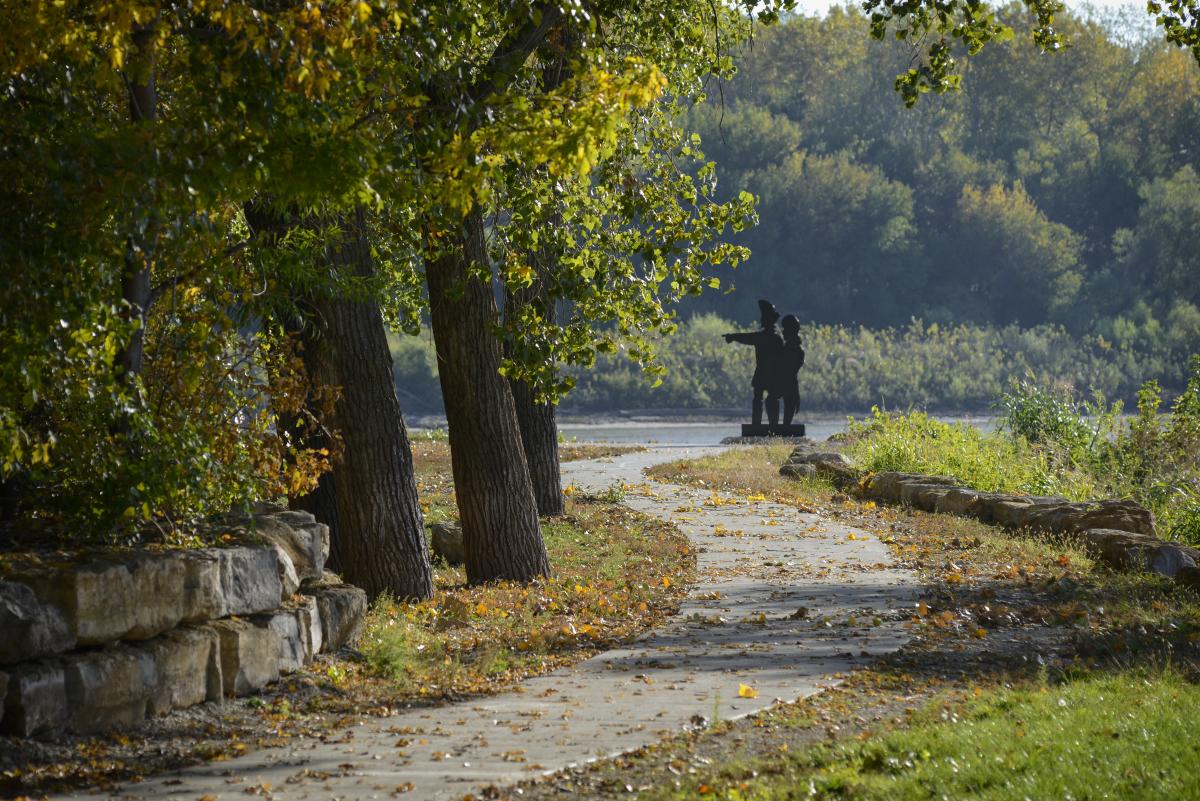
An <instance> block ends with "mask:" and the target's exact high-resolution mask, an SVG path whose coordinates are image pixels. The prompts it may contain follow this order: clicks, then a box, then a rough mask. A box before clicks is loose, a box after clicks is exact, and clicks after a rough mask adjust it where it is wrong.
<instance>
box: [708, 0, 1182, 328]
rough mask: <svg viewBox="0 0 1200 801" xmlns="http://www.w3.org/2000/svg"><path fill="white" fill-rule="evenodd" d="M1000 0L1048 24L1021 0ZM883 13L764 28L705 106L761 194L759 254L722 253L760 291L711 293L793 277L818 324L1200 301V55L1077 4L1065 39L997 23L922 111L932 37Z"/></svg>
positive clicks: (732, 277) (722, 302)
mask: <svg viewBox="0 0 1200 801" xmlns="http://www.w3.org/2000/svg"><path fill="white" fill-rule="evenodd" d="M997 17H998V18H999V19H1000V20H1002V21H1004V22H1008V23H1010V24H1011V25H1013V26H1014V27H1015V28H1016V29H1017V30H1018V31H1022V32H1023V31H1025V30H1027V25H1028V23H1027V22H1026V19H1027V15H1026V14H1025V10H1024V9H1023V8H1022V7H1020V6H1016V5H1012V6H1006V7H1003V8H1002V9H1000V10H999V11H998V12H997ZM870 26H871V21H870V20H869V19H868V17H866V16H864V15H863V14H862V13H860V12H858V11H856V10H854V9H853V8H850V9H848V10H839V9H834V10H833V11H831V12H830V13H829V14H828V16H826V17H824V18H811V17H793V18H790V19H788V20H786V21H785V23H784V24H781V25H779V26H776V27H774V28H771V29H769V30H764V31H762V32H760V34H759V35H758V36H757V37H756V38H755V41H754V42H753V44H752V46H750V47H748V48H747V49H746V51H745V52H744V53H743V54H742V55H741V56H740V58H739V59H738V61H737V66H738V74H737V76H736V77H735V78H734V80H732V81H731V82H730V83H729V84H728V85H726V86H725V87H724V89H723V93H722V97H723V101H724V102H723V103H712V104H709V105H705V106H698V107H696V108H695V109H694V110H693V112H692V114H691V116H690V119H689V124H690V125H692V126H694V128H695V129H696V130H697V131H699V132H700V134H701V136H702V141H703V144H704V147H705V150H706V152H707V153H708V155H709V156H710V157H711V158H713V159H714V160H715V161H716V162H717V163H718V164H719V165H720V167H721V182H722V183H721V187H722V189H723V191H725V192H728V193H736V192H738V191H741V190H749V191H751V192H752V193H754V194H755V195H756V196H758V201H759V202H758V213H759V217H760V222H759V225H758V226H757V227H755V228H754V229H752V230H751V231H749V232H748V233H747V234H746V235H745V236H744V237H743V238H742V240H741V241H743V242H745V243H746V244H747V245H749V246H750V248H751V251H752V253H753V255H752V258H751V260H750V262H749V264H747V265H746V266H745V267H744V268H742V269H739V270H738V271H737V272H736V273H722V274H721V276H722V278H723V280H725V281H726V282H727V283H735V284H736V285H737V288H738V291H737V292H736V293H732V294H728V295H718V294H712V295H706V296H705V297H703V298H701V299H697V300H696V301H695V302H694V303H693V304H691V306H690V307H691V308H693V309H695V310H702V311H715V312H717V313H719V314H721V315H722V316H724V317H728V318H732V319H747V318H750V317H752V315H753V314H754V306H753V303H754V299H755V298H758V297H771V298H772V299H774V300H775V302H776V303H777V305H778V306H779V307H780V308H781V309H786V310H788V311H795V312H797V313H799V314H801V315H802V318H807V319H809V320H811V321H813V322H815V323H854V324H861V325H866V326H869V327H875V328H878V327H886V326H896V325H905V324H906V323H907V322H908V321H909V320H910V319H913V318H919V319H922V320H925V321H926V322H930V323H932V322H937V323H939V324H942V325H946V324H958V323H967V324H972V325H992V326H1007V325H1010V324H1016V325H1020V326H1024V327H1031V326H1036V325H1042V324H1052V325H1062V326H1065V327H1066V328H1067V329H1069V330H1070V331H1072V332H1074V333H1076V334H1077V335H1104V336H1106V337H1108V338H1109V339H1112V335H1113V330H1112V329H1113V328H1114V326H1116V327H1121V326H1126V325H1127V324H1128V322H1129V321H1132V320H1137V321H1139V324H1142V323H1145V322H1146V321H1149V320H1153V321H1156V324H1157V325H1159V326H1162V327H1171V326H1173V325H1174V322H1175V321H1180V320H1191V319H1193V318H1194V316H1195V313H1196V308H1197V307H1200V280H1198V279H1200V174H1198V173H1200V147H1198V146H1197V131H1200V67H1198V65H1197V62H1196V60H1195V59H1194V58H1193V57H1192V55H1191V54H1189V53H1187V52H1185V51H1181V50H1178V49H1175V48H1172V47H1170V46H1169V45H1167V44H1164V43H1163V42H1162V40H1161V39H1159V38H1149V37H1140V36H1137V35H1132V34H1130V33H1129V32H1128V31H1127V30H1125V29H1123V28H1122V27H1121V26H1120V25H1119V24H1113V23H1110V24H1108V25H1101V24H1099V23H1097V22H1094V21H1086V20H1084V19H1080V18H1079V17H1076V16H1072V15H1070V14H1065V13H1064V14H1060V15H1059V16H1058V17H1057V18H1056V20H1055V26H1054V28H1055V31H1056V32H1057V33H1058V34H1060V35H1062V36H1063V37H1065V39H1066V40H1067V41H1069V43H1070V47H1068V48H1066V49H1065V50H1064V51H1063V52H1060V53H1057V54H1054V55H1049V54H1046V53H1043V52H1040V51H1039V50H1038V49H1037V48H1032V47H1029V46H1028V44H1027V41H1026V38H1025V37H1024V36H1018V37H1015V38H1013V39H1011V40H1008V41H996V42H992V43H990V44H989V45H988V46H987V47H986V48H984V49H983V51H982V52H981V53H980V54H979V55H977V56H976V57H974V58H973V59H971V60H970V62H969V63H968V64H966V65H965V66H964V68H963V70H962V79H963V80H962V86H963V91H961V92H958V93H946V94H941V95H930V96H927V97H923V98H922V99H921V100H920V102H919V103H917V104H916V105H915V106H914V107H913V108H911V109H907V110H905V109H904V106H903V103H902V100H901V98H900V97H898V96H897V93H896V92H895V91H894V87H893V77H894V76H895V75H897V74H898V73H904V72H905V70H906V69H907V68H908V64H909V62H910V60H911V57H912V52H913V50H912V47H911V46H910V45H909V44H908V42H907V41H897V40H896V39H895V38H893V37H890V36H889V37H888V38H886V39H885V40H882V41H876V40H872V39H870V38H869V37H868V36H867V35H866V32H867V30H868V29H869V27H870ZM1118 318H1121V319H1123V320H1124V321H1126V322H1117V320H1118ZM1176 333H1177V334H1181V333H1184V330H1183V329H1177V330H1176ZM1187 333H1188V335H1193V336H1194V333H1195V332H1194V330H1191V331H1189V332H1187ZM1193 343H1194V344H1193V347H1196V346H1197V345H1200V340H1193Z"/></svg>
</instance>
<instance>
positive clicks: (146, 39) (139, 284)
mask: <svg viewBox="0 0 1200 801" xmlns="http://www.w3.org/2000/svg"><path fill="white" fill-rule="evenodd" d="M154 36H155V33H154V28H153V26H138V27H137V28H135V29H134V31H133V47H134V57H133V59H132V60H131V65H132V73H131V78H130V80H129V84H128V87H129V89H128V94H129V120H130V122H131V123H133V124H134V125H137V124H138V123H143V122H149V123H153V122H154V121H155V120H157V119H158V87H157V85H156V83H155V76H154V70H155V63H154V62H155V57H154V56H155V54H154ZM142 211H143V213H145V218H144V219H139V218H138V217H139V209H138V208H136V207H135V208H134V209H133V213H134V217H135V219H134V224H133V230H132V232H131V233H130V234H129V237H128V239H127V241H126V244H125V265H124V268H123V269H122V271H121V298H122V300H124V301H125V303H126V306H127V311H126V314H127V315H128V319H131V320H136V321H137V327H136V328H135V329H134V331H133V333H132V334H131V336H130V338H129V342H127V343H126V344H125V345H124V347H122V348H121V349H120V350H119V351H118V352H117V356H116V363H117V367H118V368H120V370H121V382H122V383H123V384H124V385H125V386H126V387H130V386H132V383H133V380H134V377H135V376H137V375H138V374H139V373H140V372H141V371H142V361H143V352H144V349H145V341H146V315H147V313H148V312H149V310H150V264H151V262H152V261H153V256H154V246H155V242H154V239H155V228H156V227H157V225H156V223H155V221H154V219H153V217H152V216H151V215H150V214H149V213H148V212H145V211H144V210H142Z"/></svg>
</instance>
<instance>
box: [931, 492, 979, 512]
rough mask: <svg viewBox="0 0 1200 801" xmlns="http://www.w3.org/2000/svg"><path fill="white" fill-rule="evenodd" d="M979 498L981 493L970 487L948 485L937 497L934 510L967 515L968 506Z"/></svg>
mask: <svg viewBox="0 0 1200 801" xmlns="http://www.w3.org/2000/svg"><path fill="white" fill-rule="evenodd" d="M977 498H979V493H978V492H976V491H975V490H973V489H970V488H968V487H946V488H945V491H944V492H943V493H942V494H941V496H940V497H939V498H938V499H937V504H936V505H935V506H934V511H935V512H939V513H941V514H948V515H966V514H967V509H968V507H970V505H971V504H972V503H974V502H975V500H976V499H977Z"/></svg>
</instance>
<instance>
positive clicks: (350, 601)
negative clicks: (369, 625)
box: [304, 584, 367, 653]
mask: <svg viewBox="0 0 1200 801" xmlns="http://www.w3.org/2000/svg"><path fill="white" fill-rule="evenodd" d="M304 593H305V594H306V595H311V596H312V597H313V598H315V599H316V601H317V611H318V613H319V615H320V618H321V634H322V643H321V646H322V651H323V652H325V653H332V652H334V651H336V650H337V649H339V648H341V647H342V646H343V645H350V644H352V643H354V642H355V641H356V640H357V639H358V636H359V634H361V633H362V625H363V619H364V618H365V617H366V614H367V594H366V593H365V592H363V591H362V590H361V589H359V588H358V587H352V586H350V585H349V584H336V585H322V586H318V587H311V588H307V589H305V590H304Z"/></svg>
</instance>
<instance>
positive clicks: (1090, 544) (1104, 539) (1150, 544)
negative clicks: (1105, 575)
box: [1079, 528, 1162, 570]
mask: <svg viewBox="0 0 1200 801" xmlns="http://www.w3.org/2000/svg"><path fill="white" fill-rule="evenodd" d="M1079 535H1080V537H1081V538H1082V539H1083V545H1084V548H1085V549H1086V550H1087V552H1088V553H1089V554H1091V555H1092V557H1093V558H1094V559H1096V560H1098V561H1100V562H1104V563H1105V564H1106V565H1108V566H1109V567H1112V568H1115V569H1117V570H1145V569H1146V566H1147V564H1148V562H1149V556H1150V554H1151V553H1152V552H1153V551H1154V550H1155V549H1157V548H1158V547H1159V546H1160V545H1162V541H1161V540H1158V539H1155V538H1154V537H1148V536H1146V535H1145V534H1135V533H1133V532H1131V531H1117V530H1116V529H1108V528H1095V529H1087V530H1084V531H1081V532H1079Z"/></svg>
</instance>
